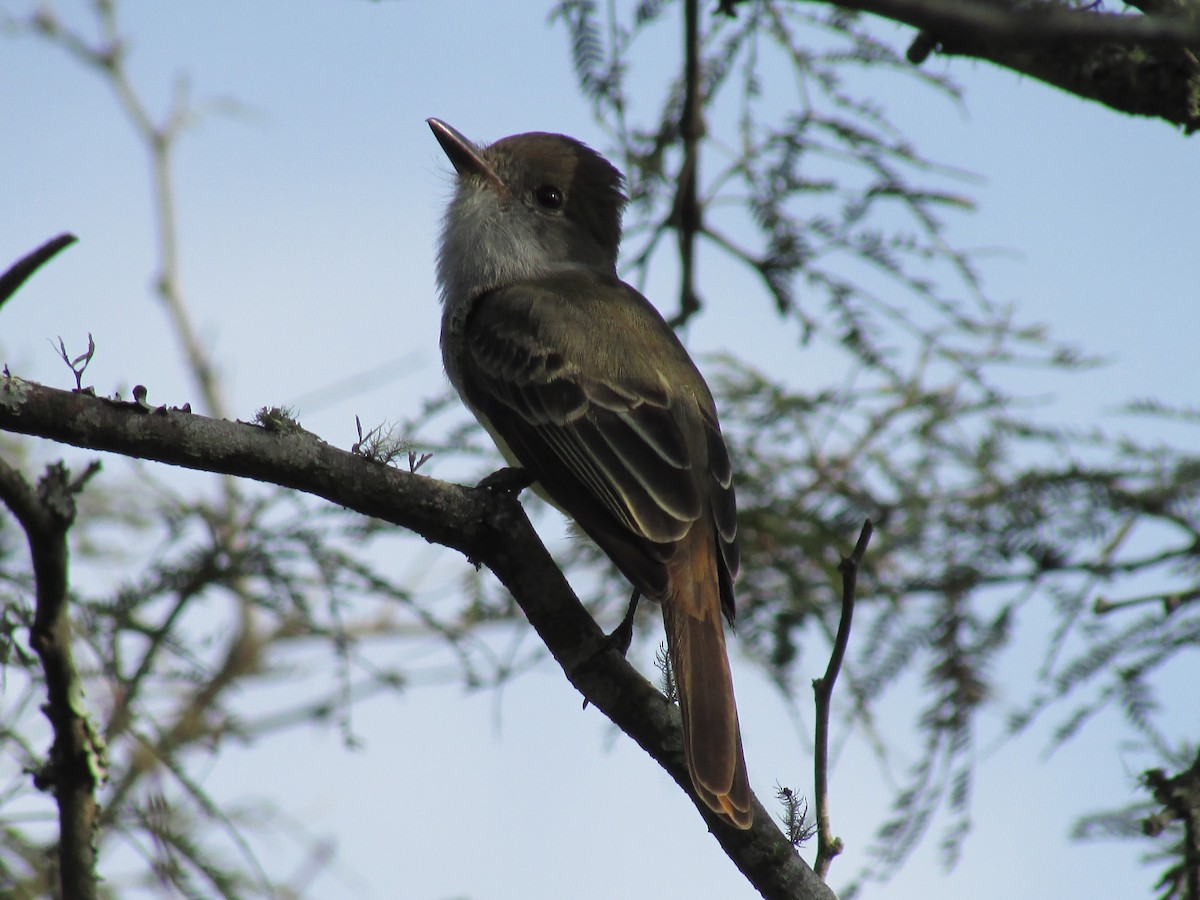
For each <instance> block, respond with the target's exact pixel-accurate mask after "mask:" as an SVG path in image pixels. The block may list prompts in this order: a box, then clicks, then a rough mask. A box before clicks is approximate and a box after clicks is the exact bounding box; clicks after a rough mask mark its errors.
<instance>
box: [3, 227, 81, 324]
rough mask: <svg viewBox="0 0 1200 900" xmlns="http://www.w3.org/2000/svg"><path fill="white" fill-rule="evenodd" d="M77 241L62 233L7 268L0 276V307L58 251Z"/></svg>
mask: <svg viewBox="0 0 1200 900" xmlns="http://www.w3.org/2000/svg"><path fill="white" fill-rule="evenodd" d="M76 240H78V239H77V238H76V237H75V235H73V234H68V233H66V232H64V233H63V234H60V235H59V236H58V237H56V238H51V239H50V240H48V241H46V243H44V244H42V246H40V247H38V248H37V249H36V250H34V251H32V252H30V253H28V254H26V255H25V256H23V257H21V259H19V260H17V261H16V262H15V263H13V264H12V265H11V266H9V267H8V271H7V272H5V273H4V274H3V275H0V306H3V305H4V304H5V303H6V302H7V301H8V298H9V297H11V296H12V295H13V294H15V293H16V292H17V291H18V290H19V289H20V287H21V285H23V284H24V283H25V282H26V281H28V280H29V278H30V276H31V275H33V273H34V272H36V271H37V270H38V269H40V268H41V267H42V266H44V265H45V264H46V263H48V262H49V261H50V260H51V259H53V258H54V257H55V256H57V255H58V253H59V251H61V250H63V249H65V248H67V247H70V246H71V245H72V244H73V243H75V241H76Z"/></svg>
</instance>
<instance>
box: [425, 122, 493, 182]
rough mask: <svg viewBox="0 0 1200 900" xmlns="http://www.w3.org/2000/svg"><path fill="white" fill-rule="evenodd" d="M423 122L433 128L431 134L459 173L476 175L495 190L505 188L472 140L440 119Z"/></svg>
mask: <svg viewBox="0 0 1200 900" xmlns="http://www.w3.org/2000/svg"><path fill="white" fill-rule="evenodd" d="M425 122H426V124H428V125H429V127H430V128H431V129H432V130H433V136H434V137H435V138H437V141H438V143H439V144H441V145H442V150H444V151H445V153H446V155H447V156H448V157H450V162H451V163H452V164H453V165H454V169H455V171H457V172H458V174H459V175H478V176H479V177H480V178H483V179H485V180H486V181H488V182H489V183H490V184H491V185H492V186H493V187H495V188H496V190H498V191H503V190H504V189H505V188H504V182H503V181H502V180H501V179H500V176H499V175H497V174H496V170H495V169H493V168H492V167H491V166H490V165H488V163H487V160H485V159H484V158H483V151H482V150H480V149H479V147H477V146H476V145H475V144H474V142H472V141H471V140H469V139H468V138H467V137H466V136H465V135H464V134H462V132H460V131H458V130H457V129H456V128H454V127H452V126H450V125H447V124H446V123H445V122H443V121H442V120H441V119H426V120H425Z"/></svg>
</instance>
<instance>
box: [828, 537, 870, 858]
mask: <svg viewBox="0 0 1200 900" xmlns="http://www.w3.org/2000/svg"><path fill="white" fill-rule="evenodd" d="M874 530H875V526H874V525H872V524H871V520H870V519H867V521H866V522H864V523H863V527H862V531H861V532H859V535H858V543H857V544H855V545H854V552H853V553H851V554H850V555H849V556H847V557H844V558H843V559H842V561H841V564H840V565H838V571H839V572H841V573H842V618H841V621H840V622H838V630H837V636H836V637H835V638H834V641H833V652H832V653H830V654H829V665H828V666H827V667H826V668H825V675H824V677H822V678H816V679H813V694H814V695H815V698H816V710H817V723H816V735H815V743H816V747H815V750H814V752H813V768H814V779H813V781H814V788H813V790H814V793H815V795H816V807H817V861H816V864H815V865H814V866H813V871H814V872H816V873H817V876H818V877H820V878H822V879H824V878H825V875H826V874H827V873H828V872H829V865H830V863H832V862H833V858H834V857H835V856H837V855H838V854H839V853H841V852H842V840H841V838H836V837H834V836H833V831H832V829H831V828H830V827H829V710H830V707H831V705H832V700H833V686H834V684H835V683H836V682H837V677H838V672H840V671H841V668H842V660H843V659H845V657H846V647H847V646H848V645H849V643H850V622H851V620H852V619H853V617H854V589H855V586H856V585H857V583H858V567H859V565H860V564H861V563H862V558H863V555H864V554H865V553H866V552H867V544H868V543H870V541H871V534H872V532H874Z"/></svg>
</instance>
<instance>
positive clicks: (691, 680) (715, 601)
mask: <svg viewBox="0 0 1200 900" xmlns="http://www.w3.org/2000/svg"><path fill="white" fill-rule="evenodd" d="M704 524H705V523H704V522H703V520H702V521H700V522H697V523H696V524H695V525H694V526H693V527H692V530H691V531H690V532H689V533H688V535H687V537H685V538H684V539H683V540H682V541H680V543H679V545H678V546H677V549H676V552H675V556H674V557H673V558H672V560H671V561H670V562H669V563H668V566H669V567H670V587H669V588H668V593H667V596H666V597H664V598H663V604H662V607H663V622H664V624H665V626H666V632H667V653H668V654H669V655H670V657H671V668H672V669H673V670H674V673H675V683H676V685H677V686H678V690H679V710H680V712H681V713H682V715H683V746H684V751H685V753H686V755H687V764H688V770H689V772H690V773H691V776H692V785H693V786H694V787H695V789H696V794H697V795H698V796H699V797H700V799H701V800H703V801H704V803H705V804H706V805H707V806H708V807H709V808H710V809H711V810H712V811H713V812H715V813H716V814H717V815H719V816H720V817H721V818H722V819H724V820H725V821H726V822H728V823H729V824H731V825H733V826H735V827H737V828H749V827H750V825H751V824H752V823H753V821H754V809H753V807H752V805H751V795H750V782H749V780H748V778H747V777H746V760H745V757H744V756H743V754H742V733H741V729H740V728H739V727H738V715H737V704H736V702H735V701H734V697H733V676H732V675H731V673H730V670H729V657H728V655H727V653H726V650H725V626H724V622H723V621H722V620H721V593H720V588H719V587H718V582H717V563H716V555H715V554H716V552H717V550H716V546H715V538H714V535H713V533H712V529H711V528H705V527H704Z"/></svg>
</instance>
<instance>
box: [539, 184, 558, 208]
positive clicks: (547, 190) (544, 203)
mask: <svg viewBox="0 0 1200 900" xmlns="http://www.w3.org/2000/svg"><path fill="white" fill-rule="evenodd" d="M533 199H534V200H536V201H537V203H538V206H540V207H542V209H562V205H563V193H562V191H560V190H559V189H558V188H556V187H555V186H554V185H552V184H543V185H542V186H541V187H540V188H537V189H536V190H535V191H534V192H533Z"/></svg>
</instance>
